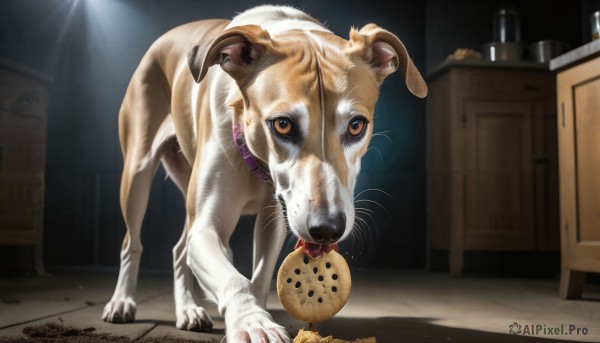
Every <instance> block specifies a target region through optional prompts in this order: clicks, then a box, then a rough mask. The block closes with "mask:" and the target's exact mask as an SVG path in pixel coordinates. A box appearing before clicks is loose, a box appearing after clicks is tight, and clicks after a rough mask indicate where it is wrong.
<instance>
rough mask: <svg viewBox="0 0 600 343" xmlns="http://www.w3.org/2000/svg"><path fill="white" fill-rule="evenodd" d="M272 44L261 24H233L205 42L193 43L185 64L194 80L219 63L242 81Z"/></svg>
mask: <svg viewBox="0 0 600 343" xmlns="http://www.w3.org/2000/svg"><path fill="white" fill-rule="evenodd" d="M271 45H272V41H271V36H270V35H269V33H268V32H267V31H265V30H263V29H262V28H261V27H260V26H256V25H244V26H236V27H232V28H229V29H227V30H225V31H223V32H222V33H221V34H220V35H219V36H217V37H216V38H214V39H213V40H211V41H210V42H208V43H207V44H205V45H200V46H198V45H197V46H194V47H193V48H192V50H191V51H190V52H189V54H188V65H189V67H190V70H191V72H192V75H193V76H194V80H196V82H197V83H199V82H200V81H202V79H204V77H205V76H206V73H207V72H208V68H209V67H210V66H212V65H215V64H220V65H221V68H223V70H224V71H225V72H226V73H228V74H229V75H231V77H233V78H234V79H235V80H236V81H237V82H238V84H241V83H243V81H244V80H245V78H246V76H247V75H248V74H249V73H250V72H251V71H252V69H253V67H254V66H255V64H256V61H257V60H258V59H259V58H260V57H261V56H262V54H263V53H264V51H265V49H267V48H268V47H269V46H271Z"/></svg>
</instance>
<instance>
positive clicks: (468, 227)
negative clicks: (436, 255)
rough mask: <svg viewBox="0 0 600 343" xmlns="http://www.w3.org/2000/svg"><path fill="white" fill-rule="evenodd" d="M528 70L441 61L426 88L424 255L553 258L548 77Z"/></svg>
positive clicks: (452, 259)
mask: <svg viewBox="0 0 600 343" xmlns="http://www.w3.org/2000/svg"><path fill="white" fill-rule="evenodd" d="M542 67H543V66H541V65H537V64H533V63H508V64H502V63H498V62H494V63H486V62H483V61H478V62H446V64H445V65H444V66H442V67H441V68H438V70H437V72H435V73H434V74H433V75H432V76H431V77H430V81H429V85H430V93H429V97H428V103H427V137H428V138H427V140H428V141H427V144H428V149H427V151H428V159H427V172H428V176H427V182H428V187H427V188H428V205H427V226H428V249H429V250H430V251H431V250H443V251H446V250H447V251H449V267H450V272H451V273H452V274H453V275H460V274H461V272H462V269H463V256H464V251H465V250H479V251H489V250H493V251H539V250H546V251H550V250H558V247H559V233H558V195H557V188H558V175H557V168H558V167H557V152H556V128H555V125H556V112H555V103H554V102H555V87H554V76H553V74H552V73H550V72H549V71H548V70H547V68H542Z"/></svg>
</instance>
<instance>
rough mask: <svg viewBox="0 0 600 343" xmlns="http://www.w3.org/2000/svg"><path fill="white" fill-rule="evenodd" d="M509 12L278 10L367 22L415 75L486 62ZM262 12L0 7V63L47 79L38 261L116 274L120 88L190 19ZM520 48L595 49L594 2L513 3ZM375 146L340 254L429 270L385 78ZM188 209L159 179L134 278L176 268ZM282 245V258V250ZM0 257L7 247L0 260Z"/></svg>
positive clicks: (124, 2)
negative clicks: (496, 23) (464, 60)
mask: <svg viewBox="0 0 600 343" xmlns="http://www.w3.org/2000/svg"><path fill="white" fill-rule="evenodd" d="M506 3H507V2H506V1H479V0H454V1H443V0H426V1H417V0H393V1H392V0H388V1H364V0H362V1H358V0H331V1H325V0H321V1H287V2H284V3H281V4H288V5H293V6H295V7H297V8H299V9H301V10H304V11H307V12H308V13H310V14H312V15H313V16H315V17H316V18H318V19H320V20H321V21H324V22H325V23H326V24H327V26H328V27H329V28H330V29H331V30H332V31H334V32H335V33H337V34H338V35H340V36H342V37H347V36H348V32H349V29H350V27H351V26H355V27H362V26H363V25H364V24H366V23H369V22H375V23H377V24H379V25H380V26H382V27H384V28H386V29H388V30H390V31H392V32H394V33H395V34H397V35H398V36H399V37H400V39H402V40H403V42H404V43H405V45H406V46H407V49H408V51H409V52H410V54H411V56H412V58H413V60H414V61H415V64H416V65H417V67H418V68H419V69H420V70H421V72H422V73H423V74H424V75H426V74H427V72H428V71H429V70H432V68H433V67H434V66H435V65H437V64H438V63H440V62H441V61H442V60H443V59H444V58H446V56H447V55H449V54H451V53H452V52H453V51H454V50H455V49H456V48H472V49H475V50H481V45H482V44H484V43H487V42H489V41H491V39H492V16H493V13H494V11H495V10H497V9H498V8H499V6H500V5H502V4H506ZM259 4H262V2H260V1H241V0H224V1H215V0H212V1H205V0H0V56H2V57H5V58H9V59H12V60H15V61H17V62H20V63H23V64H26V65H29V66H31V67H34V68H37V69H38V70H40V71H43V72H45V73H48V74H50V75H52V76H53V78H54V82H53V84H52V86H51V89H50V107H49V119H48V140H47V165H46V205H45V206H46V207H45V228H44V230H45V231H44V235H45V238H44V240H45V262H46V265H47V266H49V267H52V266H55V267H56V266H76V267H82V266H92V267H95V268H101V267H110V268H114V267H115V266H117V265H118V258H119V249H120V245H121V240H122V239H123V235H124V233H125V227H124V224H123V221H122V218H121V213H120V208H119V196H118V192H119V180H120V173H121V166H122V157H121V152H120V148H119V142H118V128H117V114H118V109H119V106H120V103H121V100H122V97H123V94H124V92H125V89H126V86H127V83H128V81H129V78H130V76H131V74H132V73H133V71H134V70H135V68H136V66H137V64H138V62H139V60H140V58H141V57H142V55H143V54H144V52H145V51H146V49H147V48H148V47H149V45H150V44H151V43H152V42H153V41H154V40H155V39H156V38H157V37H159V36H160V35H161V34H162V33H164V32H166V31H167V30H169V29H171V28H173V27H175V26H177V25H180V24H183V23H187V22H190V21H194V20H199V19H205V18H231V17H232V16H233V15H235V14H236V13H237V12H241V11H243V10H244V9H247V8H250V7H252V6H255V5H259ZM512 4H513V5H514V7H515V8H516V9H517V10H518V11H519V13H520V14H521V23H522V40H523V41H524V43H525V44H529V43H532V42H534V41H537V40H542V39H555V40H562V41H566V42H568V43H569V44H570V45H571V47H572V48H575V47H577V46H579V45H581V44H583V43H585V42H588V41H589V40H590V33H589V31H590V30H589V23H588V17H589V15H590V14H591V13H592V12H593V10H596V9H599V6H600V1H598V0H595V1H586V0H572V1H553V2H549V1H542V0H536V1H514V2H513V3H512ZM375 131H376V132H385V133H386V135H387V136H388V137H389V138H390V139H391V143H390V142H389V141H388V140H387V139H386V138H385V137H381V136H378V137H374V139H373V141H372V146H373V147H375V148H376V149H371V150H370V151H369V153H368V154H367V155H366V157H365V159H364V161H363V172H362V174H361V176H360V179H359V182H358V185H357V193H358V192H360V191H362V190H365V189H380V190H383V191H385V192H387V193H388V194H389V195H390V197H388V196H387V195H385V194H383V193H382V192H377V191H368V192H365V193H363V194H362V195H361V196H360V197H359V198H360V199H368V200H372V201H375V202H377V203H379V204H380V205H381V206H378V205H375V204H373V203H367V202H363V203H359V204H358V206H361V207H367V208H369V209H371V210H372V211H374V214H373V216H372V218H365V220H366V221H367V222H368V223H369V228H368V230H365V231H364V232H363V233H362V234H358V235H357V236H356V238H355V239H350V240H348V241H347V242H345V243H343V244H342V249H343V251H345V252H347V253H348V256H347V257H348V259H349V260H350V263H351V264H352V265H353V266H354V267H359V268H365V269H384V268H396V269H397V268H404V269H419V268H424V267H425V262H426V261H425V259H426V254H425V251H426V223H425V209H426V206H425V204H426V199H425V194H426V177H425V176H426V174H425V172H426V147H425V142H426V132H425V101H424V100H420V99H417V98H414V97H412V96H411V95H410V93H409V92H407V90H406V88H405V86H404V84H403V82H402V77H401V75H399V74H396V75H393V76H391V77H389V78H388V79H386V81H385V82H384V85H383V87H382V90H381V97H380V100H379V103H378V106H377V116H376V121H375ZM183 220H184V209H183V199H182V197H181V196H180V194H179V192H178V190H177V189H176V187H175V186H174V185H173V184H172V183H171V182H170V181H168V180H165V173H164V171H163V170H159V172H158V175H157V177H156V179H155V182H154V185H153V190H152V194H151V199H150V202H149V205H148V211H147V215H146V219H145V222H144V226H143V233H142V242H143V244H144V256H143V257H142V268H145V269H168V268H171V249H172V247H173V245H174V244H175V242H176V241H177V239H178V238H179V235H180V234H181V230H182V227H183ZM251 223H252V218H244V219H242V220H241V222H240V225H239V228H240V230H237V232H236V234H235V235H234V237H233V239H232V246H233V247H234V251H235V253H236V255H235V256H236V264H237V265H238V266H239V267H240V268H241V269H242V270H244V271H245V272H246V273H247V272H248V269H249V266H250V257H251V242H250V240H251V237H252V232H251V231H252V230H251ZM291 241H292V240H291V239H290V240H288V245H287V246H286V247H284V249H286V250H288V251H289V250H290V249H291V246H292V245H293V243H292V242H291ZM2 249H4V247H3V248H2Z"/></svg>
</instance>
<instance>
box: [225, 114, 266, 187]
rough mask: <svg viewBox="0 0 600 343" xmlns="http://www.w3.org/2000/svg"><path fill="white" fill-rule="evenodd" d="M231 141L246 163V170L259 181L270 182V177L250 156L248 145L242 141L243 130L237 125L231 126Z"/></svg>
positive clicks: (252, 156)
mask: <svg viewBox="0 0 600 343" xmlns="http://www.w3.org/2000/svg"><path fill="white" fill-rule="evenodd" d="M233 141H234V142H235V145H236V146H237V147H238V150H239V151H240V154H241V155H242V158H243V159H244V162H246V165H247V166H248V169H250V170H251V171H252V172H253V173H254V175H256V176H257V177H259V178H260V179H262V180H264V181H270V180H271V176H270V175H269V173H268V172H266V171H265V170H263V168H262V167H261V166H260V164H259V163H258V161H257V160H256V158H255V157H254V155H252V152H251V151H250V149H249V148H248V145H246V140H245V139H244V130H243V129H242V127H241V126H240V125H238V124H234V125H233Z"/></svg>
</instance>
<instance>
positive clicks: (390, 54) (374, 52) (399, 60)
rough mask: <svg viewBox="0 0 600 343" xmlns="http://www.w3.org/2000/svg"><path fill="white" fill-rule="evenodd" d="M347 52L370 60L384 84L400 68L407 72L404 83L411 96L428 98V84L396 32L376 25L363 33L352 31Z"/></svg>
mask: <svg viewBox="0 0 600 343" xmlns="http://www.w3.org/2000/svg"><path fill="white" fill-rule="evenodd" d="M346 50H347V53H348V54H349V55H350V56H359V57H361V58H362V59H363V60H365V61H367V62H368V63H369V64H370V65H371V67H372V68H373V71H374V73H375V77H376V78H377V80H378V81H379V82H380V83H381V82H383V79H385V77H386V76H388V75H389V74H391V73H393V72H395V71H396V70H397V69H400V70H402V72H403V73H404V82H405V83H406V87H408V90H410V92H411V93H413V94H414V95H416V96H418V97H419V98H424V97H425V96H427V84H426V83H425V81H424V80H423V77H421V74H420V73H419V71H418V70H417V67H415V65H414V64H413V62H412V60H411V59H410V56H409V55H408V52H407V51H406V47H405V46H404V44H403V43H402V42H401V41H400V39H399V38H398V37H396V36H395V35H394V34H393V33H391V32H389V31H387V30H384V29H382V28H381V27H379V26H377V25H375V24H367V25H365V26H364V27H363V28H362V29H360V31H356V30H355V29H354V28H352V29H351V30H350V40H349V41H348V46H347V49H346Z"/></svg>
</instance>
